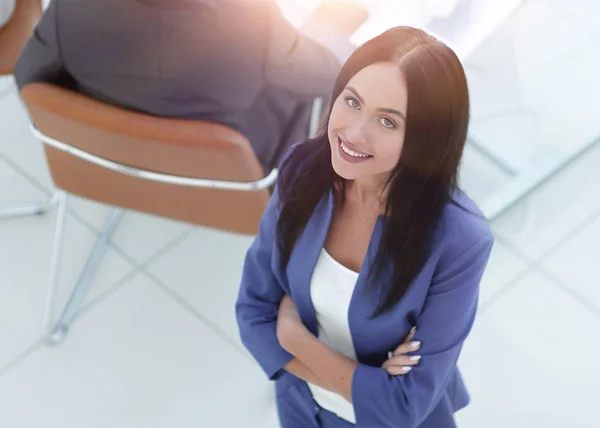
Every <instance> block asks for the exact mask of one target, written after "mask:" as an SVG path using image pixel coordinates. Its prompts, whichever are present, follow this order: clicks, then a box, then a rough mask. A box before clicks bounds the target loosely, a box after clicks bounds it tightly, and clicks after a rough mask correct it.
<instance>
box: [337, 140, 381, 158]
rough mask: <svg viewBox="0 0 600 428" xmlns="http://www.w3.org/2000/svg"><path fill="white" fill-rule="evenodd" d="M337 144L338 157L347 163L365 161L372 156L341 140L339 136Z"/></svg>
mask: <svg viewBox="0 0 600 428" xmlns="http://www.w3.org/2000/svg"><path fill="white" fill-rule="evenodd" d="M337 146H338V153H339V155H340V157H341V158H342V159H343V160H344V161H346V162H348V163H353V164H354V163H361V162H366V161H368V160H369V159H371V158H372V157H373V156H371V155H369V154H368V153H365V152H363V151H360V150H358V148H357V147H356V146H355V145H353V144H351V143H348V142H346V141H345V140H342V139H341V138H340V137H339V136H338V144H337Z"/></svg>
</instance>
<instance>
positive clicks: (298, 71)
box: [0, 0, 341, 172]
mask: <svg viewBox="0 0 600 428" xmlns="http://www.w3.org/2000/svg"><path fill="white" fill-rule="evenodd" d="M0 1H3V0H0ZM340 66H341V64H340V60H339V59H338V58H337V57H336V55H335V54H334V53H333V52H331V51H330V50H328V49H327V48H325V47H324V46H323V45H321V44H319V43H317V42H315V41H313V40H311V39H309V38H307V37H304V36H301V35H300V34H299V33H298V32H297V31H296V29H295V28H294V27H293V26H292V25H291V24H290V23H289V22H288V21H286V20H285V18H284V17H283V16H282V14H281V11H280V10H279V7H278V6H277V4H275V2H274V0H102V1H98V0H53V1H52V2H51V3H50V5H49V7H48V9H47V10H46V13H45V14H44V17H43V18H42V21H41V22H40V24H39V25H38V27H37V29H36V31H35V33H34V35H33V36H32V38H31V39H30V40H29V42H28V44H27V46H26V48H25V50H24V52H23V54H22V56H21V58H20V60H19V62H18V64H17V67H16V70H15V77H16V81H17V84H18V86H19V88H22V87H23V86H24V85H26V84H27V83H30V82H39V81H42V82H51V83H55V84H60V85H63V86H65V87H68V88H70V89H74V90H77V91H79V92H81V93H83V94H85V95H88V96H90V97H93V98H95V99H98V100H100V101H103V102H106V103H110V104H114V105H118V106H120V107H123V108H127V109H130V110H134V111H139V112H143V113H148V114H152V115H156V116H160V117H169V118H181V119H195V120H203V121H210V122H216V123H221V124H223V125H226V126H229V127H231V128H234V129H236V130H238V131H239V132H241V133H242V134H243V135H245V136H246V137H247V138H248V140H249V141H250V143H251V145H252V147H253V148H254V151H255V152H256V154H257V157H258V159H259V161H260V162H261V164H262V166H263V168H264V169H265V172H268V171H269V170H270V169H271V168H272V167H273V166H274V165H276V164H277V162H278V157H279V155H280V154H281V153H283V152H285V149H286V148H287V147H288V146H289V145H290V144H292V143H293V142H296V141H299V140H302V139H305V138H306V135H307V132H308V121H309V117H310V105H311V104H312V101H313V99H314V98H315V97H318V96H323V95H325V94H328V93H329V92H331V89H332V87H333V83H334V80H335V77H336V75H337V72H338V71H339V68H340Z"/></svg>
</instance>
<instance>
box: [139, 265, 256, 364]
mask: <svg viewBox="0 0 600 428" xmlns="http://www.w3.org/2000/svg"><path fill="white" fill-rule="evenodd" d="M144 273H145V274H146V275H147V276H148V278H149V279H150V280H152V282H154V284H155V285H156V286H157V287H158V288H159V289H161V290H162V291H163V292H164V293H165V294H167V295H168V296H169V297H171V298H172V299H173V300H174V301H175V302H177V303H178V304H179V305H180V306H181V307H182V308H183V309H185V310H186V311H187V312H189V313H190V314H191V315H192V316H193V317H195V318H196V319H198V320H199V321H201V322H202V323H204V324H205V325H206V326H207V327H208V328H209V329H211V330H212V331H213V332H214V333H216V334H217V335H218V336H219V337H220V338H221V339H223V340H224V341H225V342H227V343H228V344H229V346H231V347H232V348H233V349H235V350H236V351H237V352H239V353H240V354H241V355H242V356H243V357H244V358H246V359H248V360H251V359H250V356H249V355H248V354H247V353H246V352H245V350H244V349H243V348H241V347H240V346H239V345H238V344H237V343H235V342H234V341H233V340H231V338H230V337H229V335H228V334H227V333H226V332H225V331H223V330H222V329H221V328H220V327H219V326H218V325H216V324H215V323H213V322H212V321H211V320H210V319H208V318H207V317H206V316H204V314H202V312H200V311H199V310H197V309H196V308H195V307H194V306H193V305H192V304H190V303H189V302H188V301H187V300H186V299H184V298H183V297H181V296H180V295H179V294H178V293H177V292H176V291H174V290H173V289H172V288H171V287H169V286H168V285H166V284H165V283H163V282H162V281H161V280H160V279H159V278H157V277H156V276H155V275H153V274H151V273H150V272H147V271H144ZM251 361H253V360H251Z"/></svg>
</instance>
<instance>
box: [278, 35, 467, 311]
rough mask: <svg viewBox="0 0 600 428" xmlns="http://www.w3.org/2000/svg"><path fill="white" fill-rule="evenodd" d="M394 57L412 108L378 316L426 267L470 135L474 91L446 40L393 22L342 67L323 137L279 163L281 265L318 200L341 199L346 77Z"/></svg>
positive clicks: (386, 234)
mask: <svg viewBox="0 0 600 428" xmlns="http://www.w3.org/2000/svg"><path fill="white" fill-rule="evenodd" d="M379 62H393V63H395V64H397V65H398V71H399V76H400V73H402V75H403V76H404V78H405V80H406V87H407V90H408V105H407V115H406V127H405V137H404V145H403V149H402V153H401V157H400V161H399V162H398V164H397V165H396V167H395V168H394V169H393V170H392V171H391V172H390V174H389V176H388V177H387V179H386V181H385V184H384V186H385V189H386V190H387V192H388V193H387V194H388V197H387V201H386V207H385V214H386V220H385V222H384V226H383V227H384V229H383V233H382V239H381V242H380V246H379V249H378V252H377V256H376V259H375V261H374V266H373V267H374V269H372V270H370V272H372V273H373V274H374V277H371V278H370V280H371V281H372V283H371V284H372V286H373V287H375V284H377V281H376V279H377V277H379V276H380V275H381V273H382V272H383V270H385V269H387V268H388V267H389V266H390V263H391V266H393V277H392V281H391V283H389V284H386V285H385V287H386V288H385V290H384V293H382V294H381V295H382V296H383V298H382V299H381V300H380V304H379V307H378V308H377V310H376V312H375V313H374V314H373V316H376V315H378V314H381V313H383V312H386V311H388V310H389V309H391V308H392V307H393V306H394V305H395V304H396V303H398V301H399V300H400V299H401V298H402V296H403V295H404V293H405V292H406V290H407V289H408V287H409V286H410V284H411V282H412V280H413V279H414V277H415V276H416V275H417V274H418V273H419V271H420V270H421V269H422V267H423V264H424V262H425V260H426V257H427V254H428V252H429V250H430V247H431V238H432V233H433V231H434V229H435V227H436V225H437V223H438V221H439V219H440V217H441V216H442V212H443V210H444V208H445V207H446V205H447V204H448V203H449V202H452V200H453V199H452V198H453V194H454V192H455V190H456V189H457V187H458V181H457V176H458V170H459V166H460V162H461V158H462V152H463V148H464V145H465V140H466V137H467V128H468V123H469V94H468V88H467V81H466V77H465V73H464V70H463V67H462V65H461V63H460V61H459V59H458V57H457V56H456V54H455V53H454V52H453V51H452V50H451V49H450V48H449V47H448V46H446V45H445V44H443V43H442V42H440V41H438V40H437V39H435V38H434V37H432V36H430V35H428V34H427V33H425V32H423V31H422V30H418V29H415V28H411V27H396V28H392V29H390V30H388V31H386V32H385V33H383V34H381V35H379V36H378V37H375V38H374V39H372V40H370V41H368V42H366V43H365V44H363V45H362V46H360V47H359V48H358V49H357V50H356V51H355V52H354V53H353V54H352V56H351V57H350V58H349V59H348V61H347V62H346V63H345V64H344V66H343V67H342V70H341V71H340V74H339V76H338V78H337V81H336V83H335V86H334V90H333V94H332V97H331V104H330V107H329V113H328V114H327V115H326V119H325V121H324V123H323V126H322V129H321V132H320V136H318V137H317V138H315V139H313V140H309V141H307V142H305V143H302V144H299V145H298V146H297V147H296V148H295V149H294V150H293V152H292V154H291V155H290V156H289V157H288V158H287V159H286V161H284V162H283V164H282V166H281V177H280V181H279V187H278V189H279V197H280V200H281V204H282V207H281V215H280V218H279V221H278V237H279V238H278V241H279V246H280V248H281V251H282V256H283V257H282V259H283V263H284V267H285V266H286V265H287V263H288V262H289V258H290V255H291V252H292V249H293V247H294V244H295V242H296V239H297V238H298V236H299V235H300V234H301V233H302V231H303V229H304V227H305V226H306V224H307V222H308V220H309V219H310V217H311V215H312V213H313V210H314V209H315V207H316V205H317V204H318V203H319V201H320V200H321V199H322V198H323V197H324V196H326V195H327V194H328V192H330V191H334V192H336V196H337V197H338V199H337V200H340V201H341V202H342V203H343V200H344V194H345V188H346V180H344V179H343V178H342V177H340V176H339V175H337V174H336V173H335V171H334V170H333V167H332V164H331V149H330V144H329V139H328V136H327V123H328V122H329V118H330V116H331V109H332V108H333V105H334V103H335V101H336V99H337V98H338V97H339V95H340V94H341V92H342V91H343V90H344V88H345V87H346V85H347V83H348V81H349V80H350V79H351V78H352V76H354V75H355V74H356V73H358V72H359V71H360V70H362V69H363V68H365V67H367V66H369V65H371V64H375V63H379Z"/></svg>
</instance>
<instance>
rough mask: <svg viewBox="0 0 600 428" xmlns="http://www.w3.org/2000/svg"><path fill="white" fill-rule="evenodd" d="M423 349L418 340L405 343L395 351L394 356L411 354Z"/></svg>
mask: <svg viewBox="0 0 600 428" xmlns="http://www.w3.org/2000/svg"><path fill="white" fill-rule="evenodd" d="M420 347H421V342H419V341H418V340H416V341H412V342H408V343H403V344H401V345H400V346H398V347H397V348H396V349H395V350H394V355H403V354H408V353H409V352H414V351H417V350H418V349H419V348H420Z"/></svg>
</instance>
